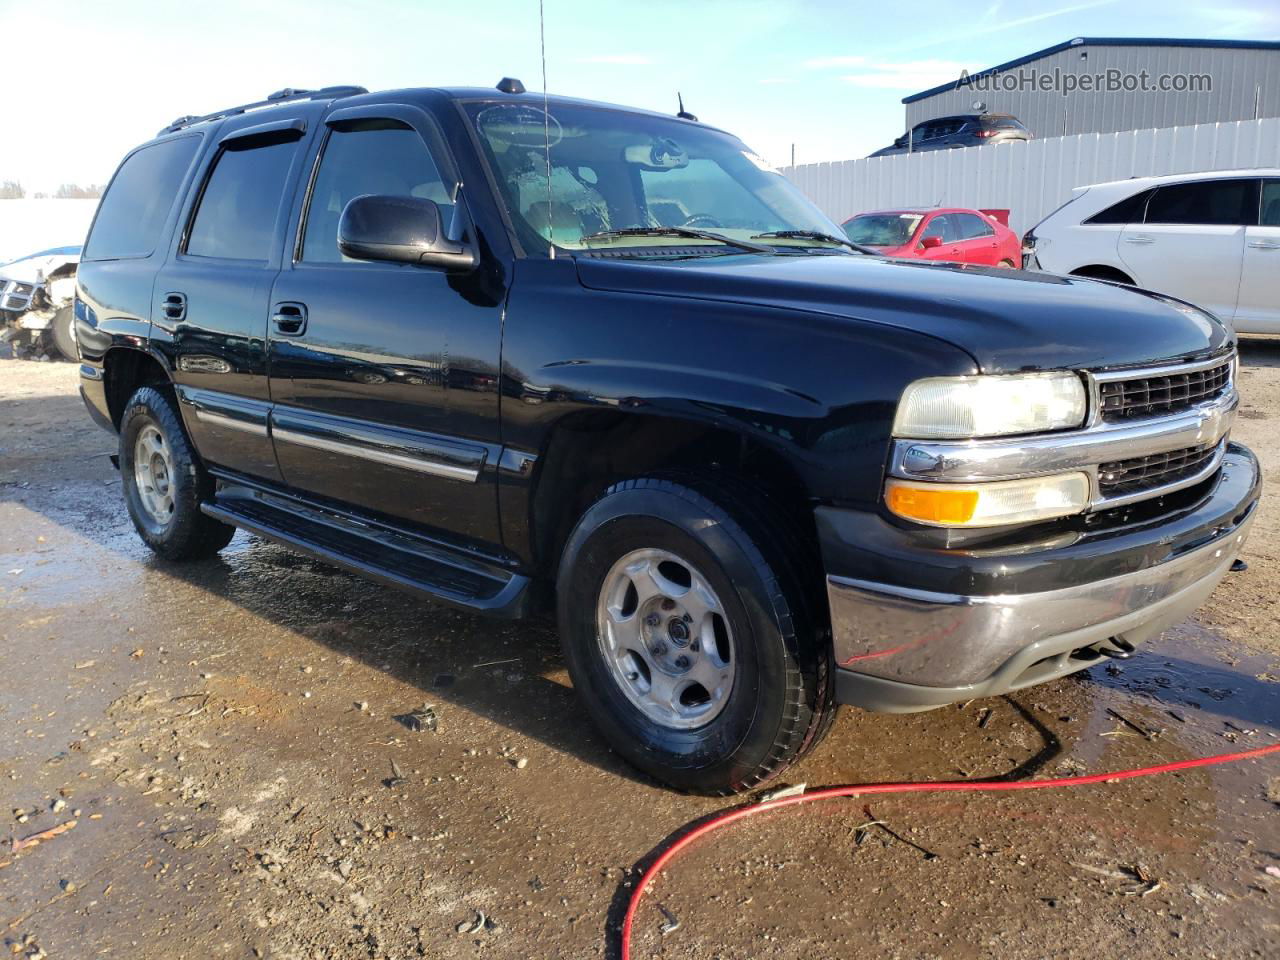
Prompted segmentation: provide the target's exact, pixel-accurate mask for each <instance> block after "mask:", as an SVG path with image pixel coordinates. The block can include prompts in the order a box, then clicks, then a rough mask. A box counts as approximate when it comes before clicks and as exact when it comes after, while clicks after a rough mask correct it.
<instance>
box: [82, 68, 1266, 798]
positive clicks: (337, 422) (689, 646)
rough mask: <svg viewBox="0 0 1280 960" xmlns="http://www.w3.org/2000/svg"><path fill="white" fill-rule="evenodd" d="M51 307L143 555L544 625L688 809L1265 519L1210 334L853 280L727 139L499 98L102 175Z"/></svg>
mask: <svg viewBox="0 0 1280 960" xmlns="http://www.w3.org/2000/svg"><path fill="white" fill-rule="evenodd" d="M75 310H76V323H77V336H78V342H79V349H80V352H81V387H82V390H83V393H84V398H85V401H86V403H87V405H88V408H89V411H90V413H91V414H92V415H93V416H94V417H95V418H96V419H97V420H98V422H100V423H101V424H102V425H103V426H105V427H107V428H109V429H111V430H113V431H116V432H117V433H118V434H119V437H120V447H119V457H118V461H119V467H120V470H121V473H122V479H123V490H124V495H125V499H126V503H127V505H128V510H129V514H130V516H131V517H132V519H133V522H134V524H135V525H136V527H137V529H138V532H139V534H140V535H141V537H142V538H143V539H144V540H145V541H146V542H147V543H148V544H149V545H150V546H151V547H152V548H153V549H154V550H155V551H156V552H157V553H159V554H160V555H161V556H163V557H166V558H169V559H171V560H185V559H189V558H196V557H202V556H208V555H210V554H212V553H214V552H215V551H217V550H219V549H220V548H221V547H223V546H225V545H226V544H227V542H228V541H229V540H230V539H231V536H232V533H233V530H234V528H235V527H242V528H244V529H246V530H250V531H252V532H254V533H256V534H258V535H259V536H262V537H266V538H268V539H271V540H275V541H279V542H281V543H284V544H288V545H290V546H293V547H296V548H297V549H299V550H303V551H306V552H308V553H310V554H313V555H315V556H317V557H321V558H323V559H325V560H328V561H331V562H333V563H335V564H338V565H340V566H343V567H346V568H347V569H350V570H355V571H358V572H359V573H362V574H365V575H367V576H369V577H371V578H373V579H375V580H380V581H383V582H385V583H389V584H393V585H396V586H400V587H405V588H408V589H410V590H414V591H417V592H419V593H420V594H423V595H425V596H427V597H431V598H434V599H435V600H438V601H440V602H443V603H447V604H451V605H453V606H455V607H459V608H462V609H464V610H472V611H476V612H479V613H487V614H491V615H495V616H500V617H522V616H526V615H530V614H536V613H539V612H550V611H552V610H554V611H555V612H556V614H557V616H558V619H559V627H560V633H561V636H562V638H563V644H564V651H565V656H566V658H567V661H568V664H569V668H570V672H571V674H572V678H573V682H574V685H575V687H576V688H577V690H578V692H579V693H580V694H581V696H582V699H583V701H584V703H585V704H586V706H587V709H588V710H589V711H590V712H591V714H592V715H593V717H594V718H595V720H596V722H597V723H598V724H599V725H600V727H601V728H602V729H603V730H604V731H605V733H606V734H607V735H608V737H609V739H610V741H611V742H612V743H613V745H614V746H615V747H616V748H617V749H618V750H619V751H620V752H621V753H622V754H624V755H625V756H627V757H628V758H629V759H630V760H632V761H633V762H634V763H635V764H637V765H638V766H640V767H642V768H644V769H645V770H648V771H650V772H651V773H653V774H654V775H656V776H657V777H660V778H662V779H663V780H665V781H667V782H668V783H671V784H674V785H676V786H678V787H681V788H683V789H688V790H696V791H706V792H726V791H734V790H741V789H744V788H747V787H751V786H753V785H755V784H758V783H760V782H762V781H763V780H765V779H767V778H769V777H771V776H773V775H774V774H776V773H778V772H779V771H780V770H782V769H783V768H784V767H786V766H787V764H788V763H790V762H791V761H792V760H794V759H796V758H797V757H798V756H800V755H801V754H803V753H804V752H805V751H806V750H807V749H809V748H810V747H812V746H813V745H814V744H816V743H817V742H818V741H819V740H820V739H821V737H822V735H823V733H824V732H825V731H826V730H827V729H828V726H829V724H830V722H831V719H832V717H833V715H834V712H835V705H836V704H837V703H852V704H858V705H861V706H864V707H868V708H872V709H878V710H886V711H899V712H902V711H912V710H922V709H928V708H930V707H935V706H939V705H942V704H946V703H951V702H954V701H957V700H964V699H968V698H971V697H977V696H983V695H988V694H994V693H1000V692H1004V691H1008V690H1013V689H1018V688H1021V687H1025V686H1027V685H1029V684H1032V683H1037V682H1040V681H1043V680H1048V679H1051V678H1054V677H1059V676H1062V675H1064V674H1067V673H1070V672H1072V671H1075V670H1079V669H1082V668H1084V667H1086V666H1088V665H1089V664H1090V663H1093V662H1096V661H1098V660H1099V659H1101V658H1105V657H1111V656H1118V657H1123V656H1128V655H1129V653H1130V652H1131V651H1132V650H1133V648H1134V644H1136V643H1138V642H1139V641H1142V640H1144V639H1146V638H1148V637H1151V636H1153V635H1155V634H1158V633H1159V632H1160V631H1161V630H1163V629H1164V628H1166V627H1167V626H1169V625H1170V624H1172V623H1174V622H1177V621H1178V620H1180V619H1182V618H1183V617H1185V616H1186V615H1187V614H1188V613H1189V612H1190V611H1191V610H1193V609H1194V608H1195V607H1196V606H1197V605H1198V604H1199V603H1200V602H1201V601H1203V600H1204V598H1205V597H1206V596H1207V595H1208V594H1209V592H1210V591H1211V590H1212V589H1213V587H1214V585H1215V583H1216V582H1217V581H1218V579H1219V578H1220V577H1221V576H1222V575H1223V573H1224V572H1225V571H1226V570H1227V568H1228V567H1229V566H1230V564H1231V562H1232V559H1233V558H1234V557H1235V555H1236V553H1237V551H1238V550H1239V548H1240V544H1241V542H1242V541H1243V539H1244V536H1245V532H1246V529H1247V527H1248V525H1249V523H1250V521H1251V519H1252V517H1253V514H1254V507H1255V503H1256V501H1257V498H1258V495H1259V486H1260V479H1259V470H1258V465H1257V462H1256V461H1255V459H1254V458H1253V456H1252V455H1251V454H1250V453H1249V452H1248V451H1247V450H1245V449H1244V448H1242V447H1240V446H1237V445H1235V444H1232V443H1230V442H1229V440H1228V431H1229V428H1230V425H1231V422H1232V417H1233V415H1234V412H1235V409H1236V404H1237V398H1236V392H1235V385H1234V379H1235V365H1236V361H1235V349H1234V341H1233V338H1232V334H1231V332H1230V331H1229V330H1228V329H1227V328H1226V327H1224V326H1223V325H1222V324H1221V323H1219V322H1218V321H1217V320H1216V319H1214V318H1213V317H1211V316H1208V315H1206V314H1205V313H1203V312H1201V311H1200V310H1197V309H1196V308H1195V307H1192V306H1190V305H1188V304H1184V303H1180V302H1177V301H1173V300H1170V299H1168V298H1166V297H1160V296H1157V295H1154V294H1149V293H1143V292H1138V291H1134V290H1131V289H1125V288H1121V287H1118V286H1116V285H1113V284H1107V283H1101V282H1098V281H1093V280H1083V279H1079V278H1071V277H1055V276H1049V275H1043V274H1034V273H1015V272H1012V271H1004V270H995V269H985V268H972V267H967V268H966V267H964V266H959V265H936V264H928V263H922V262H915V261H892V260H885V259H881V258H879V257H876V256H871V255H867V254H866V253H865V252H862V251H861V250H859V249H855V248H854V247H853V245H852V244H850V243H849V242H848V241H847V240H845V239H843V238H841V236H840V228H839V227H838V226H836V225H835V224H834V223H832V222H831V221H830V220H828V219H827V218H826V217H825V216H823V215H822V214H821V213H819V212H818V211H817V210H816V209H815V208H814V207H813V206H812V205H811V204H810V203H809V202H808V201H807V200H805V199H804V197H802V196H801V195H800V194H799V192H798V191H797V190H795V189H794V188H793V187H792V186H791V185H790V184H789V183H788V182H787V180H785V179H784V178H783V177H782V176H780V175H779V174H778V173H777V172H776V171H774V170H773V169H771V168H770V167H769V165H768V164H766V163H765V162H764V161H763V160H761V159H760V158H759V157H758V156H756V155H755V154H753V153H752V152H751V151H750V150H749V149H747V148H746V147H745V146H744V145H743V144H742V143H741V142H740V141H739V140H737V139H735V138H734V137H732V136H730V135H729V134H727V133H724V132H722V131H720V130H716V129H714V128H712V127H709V126H705V125H702V124H699V123H697V122H694V121H692V120H690V119H687V118H677V117H668V116H662V115H658V114H653V113H645V112H641V111H636V110H626V109H621V108H617V107H610V106H606V105H602V104H594V103H587V102H583V101H578V100H571V99H565V98H559V97H557V98H549V99H544V98H543V97H541V96H534V95H531V94H526V93H525V92H524V91H523V88H522V87H521V86H520V85H519V83H518V82H516V81H504V82H503V83H502V84H500V85H499V87H498V88H497V89H458V90H437V89H424V90H399V91H395V92H390V93H378V94H369V93H366V92H365V91H364V90H362V89H360V88H329V89H325V90H320V91H314V92H306V91H285V92H282V93H281V94H279V95H277V96H275V97H273V98H270V99H268V100H267V101H264V102H262V103H256V104H250V105H247V106H244V107H235V108H231V109H228V110H224V111H221V112H219V113H216V114H213V115H210V116H206V117H201V118H191V117H186V118H183V119H181V120H178V121H176V122H174V123H173V124H171V125H170V126H168V127H166V128H165V129H164V130H162V131H161V132H160V134H159V135H158V136H157V137H156V138H155V139H154V140H152V141H150V142H149V143H146V144H144V145H143V146H141V147H139V148H138V149H136V150H134V151H133V152H132V153H130V154H129V155H128V156H127V157H125V159H124V162H123V163H122V164H121V166H120V168H119V170H118V171H117V172H116V174H115V176H114V178H113V180H112V182H111V185H110V187H109V188H108V190H107V193H106V196H105V197H104V198H103V201H102V205H101V207H100V209H99V212H98V215H97V219H96V221H95V223H94V225H93V227H92V230H91V232H90V234H89V238H88V241H87V245H86V248H85V250H84V254H83V258H82V261H81V265H80V271H79V287H78V291H77V300H76V306H75Z"/></svg>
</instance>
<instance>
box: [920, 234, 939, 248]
mask: <svg viewBox="0 0 1280 960" xmlns="http://www.w3.org/2000/svg"><path fill="white" fill-rule="evenodd" d="M940 246H942V238H941V237H940V236H938V235H937V234H936V233H931V234H929V236H927V237H925V238H924V239H923V240H921V241H920V249H921V250H932V249H933V248H934V247H940Z"/></svg>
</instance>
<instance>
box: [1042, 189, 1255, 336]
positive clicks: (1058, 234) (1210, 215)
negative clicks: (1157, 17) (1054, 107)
mask: <svg viewBox="0 0 1280 960" xmlns="http://www.w3.org/2000/svg"><path fill="white" fill-rule="evenodd" d="M1073 192H1074V196H1073V197H1072V198H1071V199H1070V200H1068V201H1067V202H1066V203H1065V204H1063V205H1062V206H1061V207H1059V208H1058V209H1057V210H1055V211H1054V212H1053V213H1051V214H1049V216H1047V217H1045V219H1043V220H1041V221H1040V222H1039V223H1038V224H1036V226H1035V227H1033V228H1032V229H1031V230H1029V231H1027V234H1026V236H1024V237H1023V239H1022V260H1023V266H1024V267H1026V268H1027V269H1031V270H1046V271H1048V272H1050V273H1069V274H1074V275H1076V276H1080V277H1096V278H1098V279H1102V280H1114V281H1117V282H1120V283H1129V284H1134V285H1136V286H1139V287H1145V288H1146V289H1148V290H1154V291H1156V292H1158V293H1165V294H1168V295H1169V296H1173V297H1178V298H1179V299H1182V300H1189V301H1190V302H1192V303H1194V304H1196V305H1197V306H1200V307H1203V308H1204V309H1205V310H1208V311H1210V312H1211V313H1214V314H1216V315H1217V316H1218V317H1220V318H1221V319H1223V320H1226V321H1228V322H1230V323H1232V324H1233V325H1234V326H1235V328H1236V330H1237V331H1238V332H1240V333H1280V169H1266V170H1218V171H1213V172H1209V173H1184V174H1177V175H1174V176H1168V177H1135V178H1133V179H1131V180H1116V181H1114V182H1112V183H1099V184H1095V185H1094V186H1091V187H1077V188H1076V189H1075V191H1073Z"/></svg>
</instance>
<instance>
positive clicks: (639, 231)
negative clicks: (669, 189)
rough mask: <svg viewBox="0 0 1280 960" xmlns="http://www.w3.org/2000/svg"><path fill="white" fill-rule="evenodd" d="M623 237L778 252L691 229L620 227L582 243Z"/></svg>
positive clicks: (705, 231) (761, 245)
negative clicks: (675, 239)
mask: <svg viewBox="0 0 1280 960" xmlns="http://www.w3.org/2000/svg"><path fill="white" fill-rule="evenodd" d="M625 237H688V238H689V239H692V240H712V241H715V242H716V243H723V244H726V245H728V246H730V247H737V248H738V249H740V250H747V251H750V252H751V253H767V254H770V255H773V254H776V253H777V252H778V251H776V250H774V249H773V247H768V246H765V245H764V244H763V243H749V242H748V241H746V240H735V239H733V237H726V236H725V235H724V234H722V233H715V232H714V231H712V230H695V229H694V228H693V227H622V228H621V229H618V230H602V231H600V232H599V233H591V234H588V235H587V236H585V237H583V238H582V242H583V243H588V242H590V241H592V240H620V239H623V238H625Z"/></svg>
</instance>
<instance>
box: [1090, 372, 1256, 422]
mask: <svg viewBox="0 0 1280 960" xmlns="http://www.w3.org/2000/svg"><path fill="white" fill-rule="evenodd" d="M1230 383H1231V361H1230V360H1223V361H1222V363H1220V364H1218V365H1217V366H1213V367H1209V368H1208V369H1206V370H1196V371H1193V372H1190V373H1178V372H1177V371H1176V370H1175V371H1171V372H1169V373H1163V374H1160V375H1159V376H1153V377H1134V378H1133V379H1131V380H1105V381H1103V382H1101V383H1099V384H1098V397H1099V401H1100V402H1101V406H1102V419H1103V420H1106V421H1110V422H1112V423H1114V422H1116V421H1122V420H1132V419H1135V418H1137V417H1151V416H1156V415H1160V414H1168V413H1177V412H1178V411H1180V410H1186V409H1187V408H1189V407H1191V406H1193V405H1194V404H1197V403H1200V402H1201V401H1203V400H1212V399H1213V398H1214V397H1217V396H1221V395H1222V393H1223V392H1225V391H1226V390H1227V388H1228V386H1229V385H1230Z"/></svg>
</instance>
